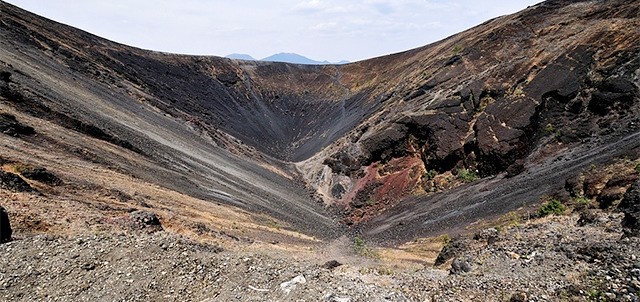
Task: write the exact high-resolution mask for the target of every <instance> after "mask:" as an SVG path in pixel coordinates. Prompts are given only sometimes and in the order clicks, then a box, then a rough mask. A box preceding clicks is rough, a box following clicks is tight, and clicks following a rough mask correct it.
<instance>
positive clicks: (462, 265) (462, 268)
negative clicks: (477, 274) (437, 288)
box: [449, 258, 473, 275]
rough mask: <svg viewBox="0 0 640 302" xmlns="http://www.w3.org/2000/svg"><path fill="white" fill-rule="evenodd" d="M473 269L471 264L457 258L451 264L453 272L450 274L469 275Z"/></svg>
mask: <svg viewBox="0 0 640 302" xmlns="http://www.w3.org/2000/svg"><path fill="white" fill-rule="evenodd" d="M472 269H473V268H472V267H471V264H469V262H467V261H466V260H462V259H458V258H456V259H453V262H452V263H451V270H450V271H449V273H451V274H452V275H460V274H463V273H468V272H470V271H471V270H472Z"/></svg>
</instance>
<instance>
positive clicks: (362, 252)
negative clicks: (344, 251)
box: [353, 236, 378, 258]
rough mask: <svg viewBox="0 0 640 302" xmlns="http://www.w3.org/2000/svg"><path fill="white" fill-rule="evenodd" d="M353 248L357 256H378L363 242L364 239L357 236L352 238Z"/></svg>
mask: <svg viewBox="0 0 640 302" xmlns="http://www.w3.org/2000/svg"><path fill="white" fill-rule="evenodd" d="M353 250H354V251H355V252H356V254H358V255H359V256H365V257H371V258H377V257H378V254H377V253H376V252H375V251H374V250H373V249H372V248H371V247H369V246H368V245H367V244H366V243H365V242H364V239H362V238H360V237H358V236H356V237H355V238H353Z"/></svg>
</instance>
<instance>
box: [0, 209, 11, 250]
mask: <svg viewBox="0 0 640 302" xmlns="http://www.w3.org/2000/svg"><path fill="white" fill-rule="evenodd" d="M11 233H12V231H11V223H9V214H7V211H6V210H5V209H4V208H3V207H1V206H0V243H5V242H9V241H11Z"/></svg>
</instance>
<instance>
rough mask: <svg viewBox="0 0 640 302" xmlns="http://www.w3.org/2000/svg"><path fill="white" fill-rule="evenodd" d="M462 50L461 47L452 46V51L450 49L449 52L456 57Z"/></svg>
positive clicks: (457, 45) (458, 45)
mask: <svg viewBox="0 0 640 302" xmlns="http://www.w3.org/2000/svg"><path fill="white" fill-rule="evenodd" d="M463 50H464V47H462V45H460V44H456V45H455V46H453V49H451V52H452V53H453V54H455V55H457V54H460V53H461V52H462V51H463Z"/></svg>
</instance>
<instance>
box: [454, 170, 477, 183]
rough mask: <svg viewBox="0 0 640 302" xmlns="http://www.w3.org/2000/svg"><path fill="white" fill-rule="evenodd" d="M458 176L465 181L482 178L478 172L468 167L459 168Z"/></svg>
mask: <svg viewBox="0 0 640 302" xmlns="http://www.w3.org/2000/svg"><path fill="white" fill-rule="evenodd" d="M457 177H458V179H459V180H461V181H463V182H473V181H476V180H478V179H480V177H479V176H478V174H477V173H476V172H474V171H471V170H469V169H466V168H462V169H458V174H457Z"/></svg>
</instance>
